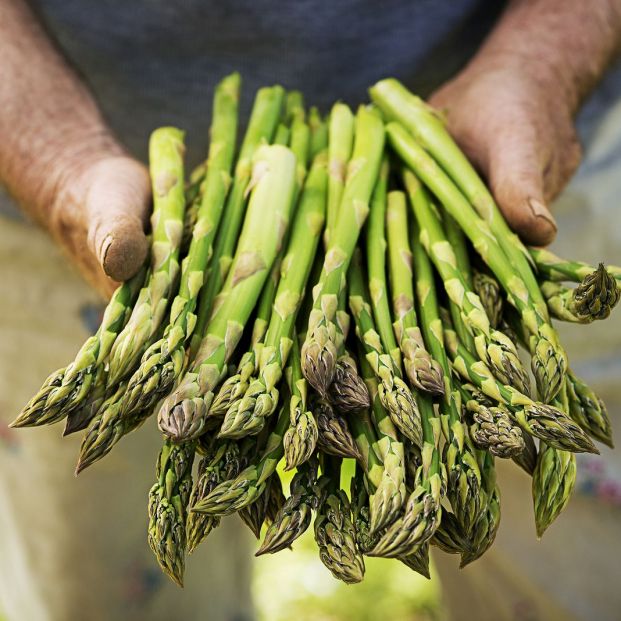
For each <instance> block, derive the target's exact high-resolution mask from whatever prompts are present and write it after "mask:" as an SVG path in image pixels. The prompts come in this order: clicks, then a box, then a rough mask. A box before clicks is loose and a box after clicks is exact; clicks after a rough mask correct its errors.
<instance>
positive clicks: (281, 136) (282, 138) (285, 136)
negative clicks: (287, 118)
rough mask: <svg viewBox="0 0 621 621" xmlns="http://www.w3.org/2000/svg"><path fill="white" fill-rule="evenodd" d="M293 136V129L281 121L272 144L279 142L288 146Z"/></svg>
mask: <svg viewBox="0 0 621 621" xmlns="http://www.w3.org/2000/svg"><path fill="white" fill-rule="evenodd" d="M290 137H291V130H290V129H289V127H287V126H286V125H285V124H284V123H279V124H278V127H277V128H276V133H275V134H274V140H273V143H272V144H279V145H282V146H283V147H286V146H287V145H288V144H289V139H290Z"/></svg>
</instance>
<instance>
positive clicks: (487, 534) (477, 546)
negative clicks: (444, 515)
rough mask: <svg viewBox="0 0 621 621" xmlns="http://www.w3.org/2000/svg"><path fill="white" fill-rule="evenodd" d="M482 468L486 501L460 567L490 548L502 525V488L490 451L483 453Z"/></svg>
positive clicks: (463, 554)
mask: <svg viewBox="0 0 621 621" xmlns="http://www.w3.org/2000/svg"><path fill="white" fill-rule="evenodd" d="M480 468H481V482H482V486H483V490H484V493H485V496H486V502H485V504H484V507H483V511H482V513H481V516H480V518H479V519H478V520H477V521H476V523H475V524H474V528H473V529H472V532H471V533H470V535H469V537H468V539H469V546H468V548H467V549H466V550H464V551H463V552H462V555H461V565H460V567H465V566H466V565H469V564H470V563H472V562H473V561H475V560H477V559H478V558H480V557H481V556H483V554H485V552H487V550H489V548H490V547H491V545H492V544H493V543H494V539H496V533H497V532H498V527H499V526H500V489H499V487H498V485H497V484H496V470H495V468H494V458H493V457H492V455H491V454H490V453H487V452H483V453H482V460H481V464H480Z"/></svg>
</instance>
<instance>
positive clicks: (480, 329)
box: [403, 171, 530, 394]
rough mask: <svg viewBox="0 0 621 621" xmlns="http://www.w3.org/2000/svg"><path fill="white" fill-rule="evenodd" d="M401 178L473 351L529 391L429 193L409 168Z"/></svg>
mask: <svg viewBox="0 0 621 621" xmlns="http://www.w3.org/2000/svg"><path fill="white" fill-rule="evenodd" d="M403 180H404V183H405V186H406V188H407V191H408V194H409V198H410V203H411V205H412V209H413V211H414V214H415V216H416V220H417V221H418V225H419V227H420V229H421V232H422V235H421V239H420V242H421V243H422V245H423V246H424V247H425V250H426V251H427V254H428V255H429V257H430V258H431V260H432V261H433V263H434V265H435V266H436V269H437V270H438V272H439V274H440V276H441V277H442V280H443V281H444V288H445V289H446V292H447V294H448V296H449V298H450V299H451V302H452V303H453V304H455V305H456V306H458V307H459V308H460V309H461V313H460V319H461V321H462V322H463V323H464V324H465V326H466V328H467V329H468V330H469V332H470V334H471V336H472V338H473V342H474V347H475V349H476V353H477V354H478V356H480V358H481V360H483V361H485V363H486V364H487V366H488V367H489V368H490V369H492V371H493V372H494V375H495V376H496V377H498V379H499V380H500V381H501V382H503V384H508V385H511V386H516V388H519V389H520V390H521V391H522V392H524V393H526V394H528V393H529V390H530V386H529V378H528V374H527V373H526V371H525V370H524V369H523V368H522V363H521V362H520V359H519V356H518V353H517V351H516V348H515V345H514V344H513V343H512V342H511V340H510V339H509V338H507V336H506V335H505V334H503V333H502V332H500V331H499V330H494V329H493V328H492V327H491V326H490V323H489V319H488V317H487V315H486V313H485V310H484V308H483V305H482V304H481V300H480V299H479V296H478V295H476V294H475V293H474V291H472V289H471V288H470V287H469V286H468V283H467V282H466V280H465V278H464V277H463V275H462V273H461V271H460V270H459V268H458V266H457V259H456V257H455V253H454V252H453V249H452V248H451V246H450V244H449V242H448V241H447V239H446V235H445V234H444V231H443V230H442V224H441V222H440V219H439V216H438V214H437V212H436V211H435V210H434V208H433V206H432V205H431V203H430V201H429V196H428V194H427V193H426V192H425V189H424V188H423V187H422V186H421V184H420V182H419V181H418V179H417V178H416V176H415V175H414V174H413V173H411V172H410V171H405V172H404V174H403ZM475 217H476V216H475Z"/></svg>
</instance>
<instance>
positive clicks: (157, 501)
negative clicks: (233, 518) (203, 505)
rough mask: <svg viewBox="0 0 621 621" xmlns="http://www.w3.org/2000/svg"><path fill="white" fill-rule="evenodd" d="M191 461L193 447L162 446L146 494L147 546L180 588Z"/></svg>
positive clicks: (183, 563)
mask: <svg viewBox="0 0 621 621" xmlns="http://www.w3.org/2000/svg"><path fill="white" fill-rule="evenodd" d="M193 461H194V445H193V443H188V444H185V445H182V446H180V445H175V444H173V443H172V442H171V441H170V440H167V441H166V442H164V445H163V447H162V450H161V452H160V455H159V458H158V461H157V482H156V483H155V485H154V486H153V487H152V488H151V491H150V492H149V531H148V533H149V534H148V541H149V546H150V547H151V550H153V554H155V557H156V558H157V561H158V563H159V564H160V567H161V568H162V570H163V571H164V573H166V574H167V575H168V576H170V578H172V579H173V580H174V581H175V582H176V583H177V584H178V585H179V586H183V572H184V568H185V546H186V530H185V521H186V507H187V506H188V500H189V498H190V491H191V488H192V462H193Z"/></svg>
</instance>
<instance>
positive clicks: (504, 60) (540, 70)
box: [430, 0, 621, 245]
mask: <svg viewBox="0 0 621 621" xmlns="http://www.w3.org/2000/svg"><path fill="white" fill-rule="evenodd" d="M620 35H621V7H620V5H619V3H618V2H597V3H588V6H587V4H586V3H584V2H581V1H580V0H568V1H566V0H552V1H547V2H544V1H541V0H525V1H514V2H510V3H509V4H508V8H507V10H506V11H505V13H504V14H503V15H502V17H501V19H500V20H499V22H498V24H497V25H496V26H495V28H494V29H493V31H492V33H491V34H490V36H489V37H488V39H487V40H486V41H485V42H484V44H483V46H482V47H481V49H480V50H479V52H478V53H477V54H476V55H475V57H474V58H473V59H472V60H471V61H470V63H469V64H468V65H467V66H466V67H465V69H463V70H462V72H461V73H460V74H458V75H457V77H456V78H454V79H453V80H451V81H450V82H448V83H447V84H445V85H444V86H442V87H441V88H440V89H439V90H437V91H436V92H435V93H434V94H433V95H432V97H431V98H430V103H431V104H432V105H434V106H435V107H437V108H438V109H440V110H442V111H443V112H444V114H445V115H446V118H447V122H448V127H449V130H450V131H451V133H452V134H453V136H454V137H455V139H456V140H457V142H458V143H459V145H460V146H461V148H462V149H463V150H464V151H465V152H466V154H467V155H468V157H469V158H470V159H471V160H472V161H473V163H474V164H475V165H476V166H477V167H478V168H479V170H480V171H481V172H482V174H483V175H484V177H486V178H487V180H488V183H489V185H490V187H491V189H492V192H493V194H494V197H495V198H496V200H497V202H498V204H499V207H500V208H501V210H502V212H503V214H504V215H505V217H506V218H507V220H508V222H509V224H510V225H511V227H512V228H513V229H514V230H515V231H516V232H517V233H518V234H519V235H520V236H521V237H522V238H523V240H524V241H525V242H527V243H529V244H531V245H547V244H549V243H550V242H552V240H553V239H554V237H555V235H556V230H557V227H556V222H555V220H554V217H553V216H552V215H551V213H550V211H549V209H548V206H549V204H550V201H551V200H552V199H554V198H555V197H556V196H557V195H558V194H559V192H560V191H561V190H562V189H563V188H564V187H565V185H566V184H567V182H568V181H569V179H570V178H571V176H572V175H573V173H574V172H575V170H576V168H577V166H578V164H579V162H580V159H581V148H580V145H579V143H578V139H577V136H576V131H575V127H574V115H575V114H576V112H577V111H578V109H579V107H580V104H581V102H582V101H583V99H584V98H585V97H586V96H587V95H588V94H589V92H590V91H591V90H592V88H593V87H594V86H595V85H596V84H597V82H598V81H599V79H600V78H601V76H602V74H603V73H604V71H605V70H606V68H607V66H608V64H609V63H610V62H611V60H612V59H613V58H614V56H615V52H616V50H617V48H618V46H619V41H620Z"/></svg>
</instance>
